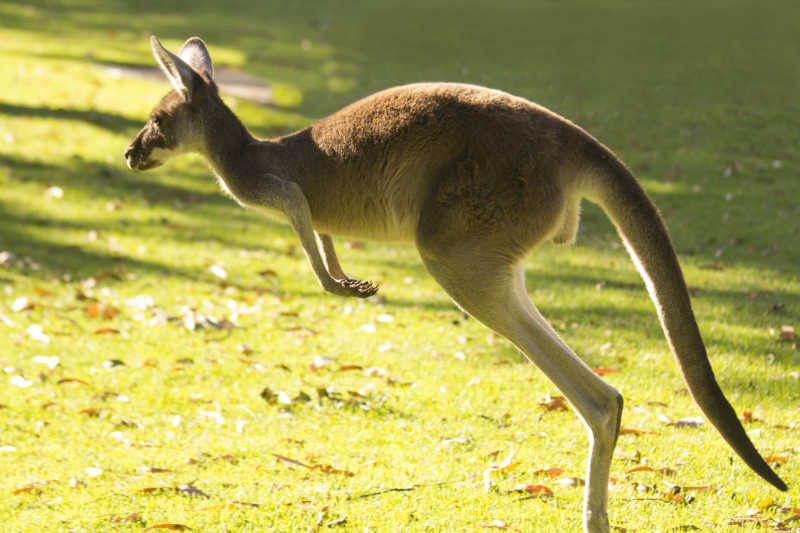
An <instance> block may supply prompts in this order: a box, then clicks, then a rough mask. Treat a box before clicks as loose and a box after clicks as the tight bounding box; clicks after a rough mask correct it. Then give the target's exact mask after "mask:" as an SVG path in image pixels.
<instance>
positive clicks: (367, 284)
mask: <svg viewBox="0 0 800 533" xmlns="http://www.w3.org/2000/svg"><path fill="white" fill-rule="evenodd" d="M339 283H340V284H341V285H342V287H344V288H346V289H347V292H348V294H347V295H348V296H355V297H356V298H369V297H370V296H372V295H373V294H375V293H376V292H378V284H377V283H375V282H372V281H366V280H365V281H361V280H360V279H350V278H348V279H343V280H341V281H340V282H339Z"/></svg>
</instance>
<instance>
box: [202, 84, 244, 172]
mask: <svg viewBox="0 0 800 533" xmlns="http://www.w3.org/2000/svg"><path fill="white" fill-rule="evenodd" d="M202 127H203V132H202V134H203V146H202V148H201V152H202V154H203V155H204V156H205V157H206V159H207V160H208V162H209V164H210V165H211V168H212V169H213V170H214V173H215V174H217V176H219V177H220V178H221V179H223V180H224V181H226V182H227V181H229V180H231V179H236V178H238V177H239V176H240V175H241V173H242V172H243V169H244V168H245V167H247V158H246V157H244V154H245V152H246V150H247V148H248V147H249V146H251V145H252V144H253V143H254V142H256V139H255V137H253V136H252V135H251V134H250V132H249V131H247V128H246V127H245V126H244V124H242V122H241V121H240V120H239V118H238V117H237V116H236V115H235V114H234V113H233V111H231V110H230V109H229V108H228V106H226V105H225V104H224V103H223V102H222V100H219V101H216V102H214V103H213V104H212V106H211V109H210V112H209V113H208V114H207V116H206V119H205V120H204V121H203V126H202Z"/></svg>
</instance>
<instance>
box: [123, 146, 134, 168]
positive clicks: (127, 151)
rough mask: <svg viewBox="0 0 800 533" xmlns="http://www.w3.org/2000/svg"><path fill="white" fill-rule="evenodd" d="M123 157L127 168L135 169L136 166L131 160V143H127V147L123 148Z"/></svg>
mask: <svg viewBox="0 0 800 533" xmlns="http://www.w3.org/2000/svg"><path fill="white" fill-rule="evenodd" d="M124 157H125V162H126V163H127V164H128V168H129V169H131V170H136V166H135V165H134V161H133V145H132V144H131V145H129V146H128V147H127V148H125V154H124Z"/></svg>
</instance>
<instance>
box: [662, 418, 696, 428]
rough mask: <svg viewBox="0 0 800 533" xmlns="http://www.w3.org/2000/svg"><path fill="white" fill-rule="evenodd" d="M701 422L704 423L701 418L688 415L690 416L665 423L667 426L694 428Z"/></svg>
mask: <svg viewBox="0 0 800 533" xmlns="http://www.w3.org/2000/svg"><path fill="white" fill-rule="evenodd" d="M703 424H705V422H704V421H703V419H702V418H699V417H690V418H681V419H680V420H676V421H675V422H670V423H668V424H667V425H668V426H674V427H678V428H684V427H686V428H696V427H700V426H702V425H703Z"/></svg>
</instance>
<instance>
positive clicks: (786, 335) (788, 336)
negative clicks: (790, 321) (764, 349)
mask: <svg viewBox="0 0 800 533" xmlns="http://www.w3.org/2000/svg"><path fill="white" fill-rule="evenodd" d="M778 338H780V340H782V341H786V342H788V341H792V340H794V328H793V327H792V326H781V331H780V333H779V335H778Z"/></svg>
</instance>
